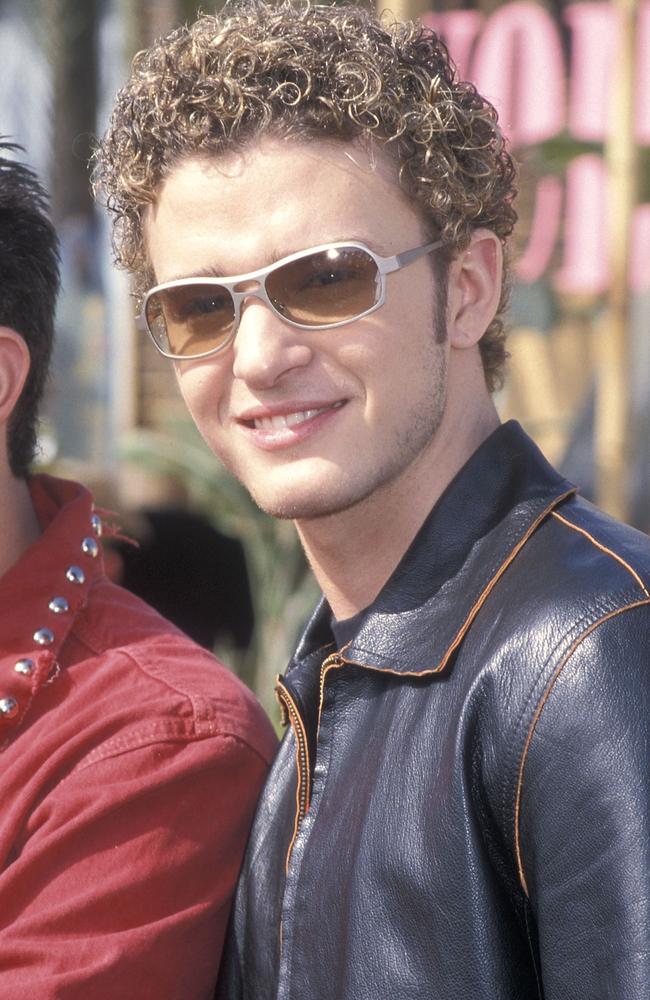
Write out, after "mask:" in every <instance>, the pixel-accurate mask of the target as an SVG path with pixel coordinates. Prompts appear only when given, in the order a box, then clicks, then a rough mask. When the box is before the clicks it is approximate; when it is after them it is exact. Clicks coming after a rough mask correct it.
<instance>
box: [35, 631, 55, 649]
mask: <svg viewBox="0 0 650 1000" xmlns="http://www.w3.org/2000/svg"><path fill="white" fill-rule="evenodd" d="M34 642H37V643H38V644H39V646H51V645H52V643H53V642H54V632H53V631H52V629H51V628H39V629H38V630H37V631H36V632H34Z"/></svg>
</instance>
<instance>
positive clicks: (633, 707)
mask: <svg viewBox="0 0 650 1000" xmlns="http://www.w3.org/2000/svg"><path fill="white" fill-rule="evenodd" d="M387 530H390V526H387ZM649 582H650V541H649V540H648V538H647V537H646V536H644V535H642V534H640V533H639V532H636V531H634V530H633V529H631V528H627V527H624V526H622V525H620V524H618V523H616V522H614V521H612V520H611V519H610V518H608V517H607V516H605V515H604V514H602V513H601V512H599V511H598V510H596V509H595V508H594V507H592V506H591V505H590V504H588V503H587V502H585V501H583V500H580V499H578V498H577V497H576V496H575V491H574V489H573V487H572V486H571V485H570V484H569V483H567V482H566V481H564V480H563V479H561V478H560V477H559V476H558V475H557V473H556V472H554V471H553V470H552V469H551V468H550V467H549V465H548V464H547V463H546V461H545V460H544V458H543V457H542V456H541V454H540V453H539V452H538V450H537V449H536V447H535V446H534V445H533V444H532V442H531V441H530V440H529V439H528V438H527V437H526V436H525V434H524V433H523V431H522V430H521V428H520V427H519V426H518V425H517V424H514V423H510V424H506V425H504V426H503V427H501V428H499V429H498V430H497V431H496V432H495V433H494V434H493V435H492V436H491V437H490V438H489V439H488V440H487V441H486V442H485V443H484V444H483V446H482V447H481V448H480V449H479V450H478V451H477V452H476V454H475V455H474V456H473V457H472V458H471V460H470V461H469V463H468V464H467V465H466V466H465V468H464V469H463V470H462V471H461V472H460V474H459V475H458V476H457V477H456V479H455V480H454V482H453V483H452V484H451V485H450V486H449V488H448V489H447V491H446V492H445V494H444V495H443V496H442V498H441V499H440V500H439V502H438V503H437V504H436V506H435V508H434V509H433V511H432V512H431V515H430V516H429V518H428V520H427V522H426V523H425V524H424V526H423V528H422V529H421V531H420V533H419V534H418V537H417V538H416V540H415V542H414V543H413V545H412V546H411V548H410V549H409V551H408V552H407V553H406V555H405V557H404V559H403V560H402V562H401V564H400V566H399V567H398V569H397V570H396V572H395V573H394V574H393V576H392V578H391V579H390V581H389V582H388V583H387V585H386V587H385V588H384V590H383V591H382V593H381V594H380V595H379V597H378V598H377V600H376V601H375V602H374V604H373V605H372V606H371V607H370V608H368V609H367V610H366V611H364V612H362V613H361V614H360V615H358V616H357V617H356V618H355V619H354V620H352V621H351V622H347V623H344V624H343V625H342V626H334V633H335V634H334V635H332V632H331V626H330V621H329V613H328V609H327V607H326V606H321V607H320V609H319V610H318V611H317V612H316V614H315V616H314V618H313V619H312V621H311V622H310V624H309V626H308V628H307V631H306V634H305V636H304V638H303V640H302V642H301V644H300V647H299V649H298V652H297V654H296V657H295V658H294V660H293V661H292V663H291V665H290V667H289V669H288V670H287V673H286V677H285V678H284V679H283V680H280V681H279V684H278V692H279V697H280V699H281V701H282V703H283V705H284V706H285V712H286V715H287V717H288V720H289V721H290V723H291V727H290V728H289V729H288V731H287V734H286V736H285V739H284V741H283V744H282V746H281V748H280V751H279V755H278V757H277V759H276V762H275V765H274V767H273V769H272V771H271V774H270V777H269V779H268V782H267V785H266V790H265V792H264V793H263V795H262V798H261V801H260V804H259V807H258V813H257V818H256V821H255V824H254V827H253V831H252V835H251V840H250V844H249V847H248V851H247V856H246V861H245V866H244V871H243V874H242V878H241V881H240V885H239V889H238V894H237V899H236V904H235V909H234V913H233V919H232V926H231V934H230V940H229V943H228V946H227V951H226V955H225V961H224V965H223V968H222V977H221V981H220V987H219V991H218V995H219V996H224V997H230V998H234V997H237V998H241V997H244V998H246V1000H266V998H269V1000H270V998H272V997H273V998H275V997H276V996H277V997H280V998H282V1000H289V998H291V1000H311V998H314V1000H316V998H318V1000H378V998H389V1000H406V998H408V1000H414V998H422V1000H424V998H426V1000H452V998H453V1000H483V998H485V1000H527V998H538V997H543V998H545V1000H604V998H609V1000H614V998H616V1000H642V998H643V1000H647V998H648V997H650V940H649V938H650V916H649V908H650V902H649V901H650V853H649V840H648V830H649V828H650V823H649V816H648V811H649V805H648V784H649V768H648V764H649V761H648V746H649V732H648V720H649V719H650V696H649V678H650V671H649V666H650V644H649V640H650V594H649V592H648V583H649ZM341 646H343V647H344V648H342V649H341ZM285 866H286V867H285Z"/></svg>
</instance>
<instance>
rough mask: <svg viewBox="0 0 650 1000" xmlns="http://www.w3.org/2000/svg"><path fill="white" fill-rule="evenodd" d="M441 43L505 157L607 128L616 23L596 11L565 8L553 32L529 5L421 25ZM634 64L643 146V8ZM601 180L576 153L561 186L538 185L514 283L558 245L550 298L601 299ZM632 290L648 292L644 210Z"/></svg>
mask: <svg viewBox="0 0 650 1000" xmlns="http://www.w3.org/2000/svg"><path fill="white" fill-rule="evenodd" d="M423 20H424V22H425V23H427V24H429V25H430V26H431V27H432V28H433V29H434V30H435V31H437V32H439V33H440V34H441V35H442V36H443V37H444V38H445V40H446V41H447V44H448V46H449V50H450V52H451V55H452V58H453V59H454V61H455V62H456V64H457V66H458V71H459V74H460V76H461V77H463V78H465V79H469V80H472V81H473V82H474V83H475V84H476V85H477V87H478V89H479V91H480V92H481V93H482V94H485V96H486V97H488V98H489V100H491V101H492V103H493V104H494V105H495V107H496V108H497V110H498V111H499V118H500V121H501V124H502V126H503V129H504V132H505V133H506V134H507V135H508V136H509V139H510V142H511V145H512V146H513V147H515V149H524V148H525V147H527V146H534V145H536V144H538V143H541V142H545V141H546V140H548V139H552V138H554V137H555V136H559V135H562V134H567V135H568V136H569V137H571V138H573V139H576V140H577V141H579V142H596V143H603V142H605V141H606V139H607V136H608V132H609V126H610V121H611V96H610V95H611V81H612V77H613V72H614V63H615V59H616V45H617V35H618V24H617V15H616V11H615V9H614V7H613V6H611V5H609V4H607V3H604V2H597V3H575V4H571V5H569V6H568V7H566V8H565V9H564V13H563V25H562V28H563V31H564V35H565V38H566V39H568V53H565V48H564V44H563V36H562V33H561V31H560V25H559V24H558V22H557V21H556V20H554V19H553V18H552V17H551V15H550V14H549V13H548V11H546V10H545V9H544V8H542V7H540V6H538V5H537V4H536V3H529V2H525V0H522V2H517V3H511V4H507V5H506V6H504V7H499V8H498V9H497V10H495V11H494V13H493V14H491V15H490V16H489V17H486V16H485V15H483V14H480V13H479V12H478V11H467V10H455V11H446V12H443V13H433V12H432V13H429V14H425V15H424V17H423ZM637 45H638V47H637V61H636V88H635V94H636V104H635V108H634V116H635V119H634V120H635V129H636V138H637V141H638V143H639V144H640V145H645V146H647V145H650V0H645V2H644V3H642V4H641V5H640V8H639V23H638V43H637ZM607 228H608V227H607V177H606V171H605V165H604V161H603V159H602V157H601V156H599V155H596V154H589V155H580V156H576V158H575V159H574V160H573V161H572V162H571V163H570V165H569V167H568V169H567V171H566V176H565V178H564V179H563V180H562V179H561V178H559V177H557V176H554V175H553V176H547V177H543V178H541V179H540V180H539V181H538V184H537V190H536V192H535V207H534V212H533V222H532V228H531V233H530V239H529V242H528V246H527V248H526V249H525V251H524V253H523V254H522V256H521V258H520V259H519V261H518V265H517V274H518V278H519V280H520V281H524V282H531V281H535V280H536V279H538V278H540V277H541V276H542V275H543V274H544V273H545V271H546V270H547V268H548V266H549V263H550V260H551V256H552V254H553V252H554V249H555V247H556V245H557V243H558V241H559V240H561V245H562V248H563V252H562V260H561V264H560V267H559V270H558V271H557V272H556V273H555V275H554V279H553V280H554V284H555V286H556V287H557V288H558V290H561V291H566V292H571V291H574V292H584V291H591V292H601V291H603V290H604V289H605V288H606V287H607V284H608V277H609V275H608V255H607V246H608V232H607ZM631 255H632V262H633V263H632V273H631V283H632V287H633V288H634V289H635V290H636V291H639V290H641V289H643V288H647V287H648V286H650V268H649V267H648V264H647V261H648V260H649V259H650V205H641V206H639V207H638V208H637V210H636V215H635V220H634V227H633V237H632V247H631Z"/></svg>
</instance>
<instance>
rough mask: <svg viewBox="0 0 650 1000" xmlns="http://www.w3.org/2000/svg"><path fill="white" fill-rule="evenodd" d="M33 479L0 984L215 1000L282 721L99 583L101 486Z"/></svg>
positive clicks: (0, 626) (19, 631) (0, 815)
mask: <svg viewBox="0 0 650 1000" xmlns="http://www.w3.org/2000/svg"><path fill="white" fill-rule="evenodd" d="M30 489H31V494H32V500H33V503H34V506H35V509H36V512H37V515H38V517H39V519H40V522H41V527H42V528H43V535H42V537H41V538H40V539H39V540H38V541H37V542H36V543H35V544H34V545H32V546H31V547H30V548H29V549H28V551H27V552H26V553H25V554H24V555H23V557H22V558H21V559H20V560H19V561H18V562H17V563H16V564H15V565H14V566H13V567H12V568H11V569H10V570H9V572H8V573H6V574H5V576H4V577H3V578H2V579H1V580H0V608H1V609H2V617H1V619H0V746H1V747H2V754H1V755H0V774H1V776H2V777H1V781H2V808H1V809H0V996H1V997H2V1000H14V998H15V1000H25V997H26V996H30V997H34V998H38V1000H49V998H54V997H56V998H57V1000H59V998H60V1000H77V998H79V1000H82V998H83V1000H109V998H110V1000H118V998H119V1000H130V998H133V1000H194V998H207V997H211V996H212V988H213V983H214V979H215V977H216V970H217V965H218V962H219V958H220V954H221V946H222V941H223V935H224V930H225V925H226V921H227V918H228V913H229V909H230V900H231V896H232V893H233V890H234V886H235V882H236V879H237V874H238V870H239V866H240V862H241V858H242V853H243V849H244V846H245V841H246V837H247V834H248V828H249V825H250V822H251V819H252V814H253V810H254V806H255V802H256V799H257V796H258V792H259V790H260V787H261V784H262V781H263V779H264V776H265V773H266V770H267V767H268V764H269V763H270V760H271V758H272V756H273V753H274V750H275V737H274V735H273V733H272V730H271V727H270V725H269V723H268V721H267V719H266V717H265V716H264V714H263V712H262V710H261V708H260V706H259V705H258V703H257V702H256V700H255V699H254V697H253V696H252V695H251V694H250V692H248V691H247V690H246V689H245V688H244V686H243V685H242V684H241V683H240V682H239V681H238V680H237V679H236V678H235V677H234V676H233V675H232V674H231V673H229V672H228V671H227V670H226V668H224V667H223V666H222V665H221V664H219V663H217V662H216V661H215V660H214V658H213V657H211V656H210V655H209V654H208V653H207V652H205V651H204V650H202V649H200V648H199V647H197V646H196V645H194V644H193V643H192V642H191V641H190V640H189V639H187V638H186V637H185V636H184V635H183V634H182V633H180V632H179V631H177V630H176V629H175V628H174V627H173V626H172V625H170V624H169V623H167V622H166V621H164V620H163V619H162V618H160V617H159V616H158V615H157V614H156V613H155V612H154V611H152V610H151V609H150V608H148V607H147V606H146V605H145V604H143V603H142V602H141V601H139V600H138V599H137V598H136V597H134V596H132V595H131V594H129V593H128V592H126V591H125V590H122V589H121V588H120V587H117V586H115V585H114V584H112V583H110V582H109V581H108V580H107V578H106V576H105V575H104V571H103V566H102V555H101V546H100V543H99V540H98V537H99V534H100V533H101V522H100V521H99V518H98V517H97V515H96V514H93V511H92V498H91V496H90V494H89V493H88V492H87V491H86V490H85V489H84V488H83V487H81V486H78V485H76V484H74V483H69V482H65V481H62V480H55V479H52V478H51V477H47V476H36V477H34V478H33V480H32V481H31V483H30ZM5 530H7V529H6V526H5Z"/></svg>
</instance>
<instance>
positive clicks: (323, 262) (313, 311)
mask: <svg viewBox="0 0 650 1000" xmlns="http://www.w3.org/2000/svg"><path fill="white" fill-rule="evenodd" d="M266 291H267V293H268V296H269V298H270V299H271V302H272V303H273V305H274V306H275V308H276V309H277V310H278V312H280V313H282V315H283V316H286V317H287V319H291V320H293V321H294V323H302V324H304V326H321V325H324V324H327V323H340V322H342V321H344V320H352V319H355V318H356V317H357V316H360V315H361V314H362V313H364V312H367V310H368V309H371V308H372V306H374V304H375V303H376V301H377V299H378V297H379V291H380V275H379V271H378V270H377V265H376V263H375V261H374V260H373V259H372V257H370V255H369V254H367V253H366V252H365V251H364V250H359V249H358V248H357V247H338V248H337V249H331V250H321V251H319V252H318V253H313V254H309V256H307V257H301V258H300V259H299V260H295V261H292V262H291V263H290V264H285V265H284V266H283V267H279V268H278V269H277V271H273V272H272V273H271V274H270V275H269V276H268V278H267V279H266Z"/></svg>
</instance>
